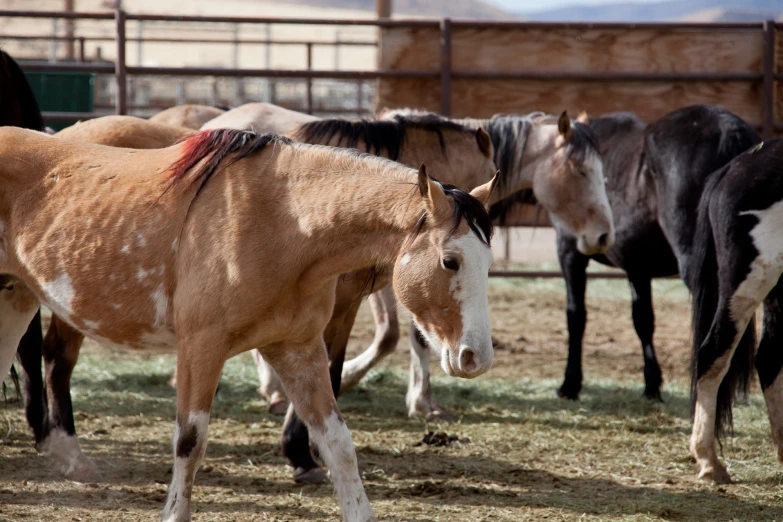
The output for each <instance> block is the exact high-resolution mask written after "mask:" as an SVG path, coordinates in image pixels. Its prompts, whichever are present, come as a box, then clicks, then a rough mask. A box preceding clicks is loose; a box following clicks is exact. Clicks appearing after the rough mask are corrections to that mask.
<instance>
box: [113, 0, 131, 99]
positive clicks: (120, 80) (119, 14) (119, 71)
mask: <svg viewBox="0 0 783 522" xmlns="http://www.w3.org/2000/svg"><path fill="white" fill-rule="evenodd" d="M114 19H115V21H116V22H117V60H116V61H115V62H114V76H115V78H116V80H117V98H116V101H115V106H116V108H117V114H127V113H128V92H127V82H126V80H127V74H126V71H125V11H123V10H122V9H117V10H116V11H114Z"/></svg>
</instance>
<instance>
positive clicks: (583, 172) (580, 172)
mask: <svg viewBox="0 0 783 522" xmlns="http://www.w3.org/2000/svg"><path fill="white" fill-rule="evenodd" d="M577 172H579V175H580V176H582V177H583V178H586V177H587V172H585V171H583V170H579V171H577Z"/></svg>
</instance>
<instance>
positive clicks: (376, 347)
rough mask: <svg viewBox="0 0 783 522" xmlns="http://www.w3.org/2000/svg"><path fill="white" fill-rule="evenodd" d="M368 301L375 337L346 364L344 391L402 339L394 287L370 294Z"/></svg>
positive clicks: (357, 382) (344, 367)
mask: <svg viewBox="0 0 783 522" xmlns="http://www.w3.org/2000/svg"><path fill="white" fill-rule="evenodd" d="M368 301H369V302H370V307H371V308H372V313H373V317H374V318H375V338H374V339H373V342H372V344H371V345H370V346H369V347H368V348H367V349H366V350H365V351H364V352H362V353H361V354H360V355H358V356H357V357H354V358H353V359H351V360H350V361H348V362H346V363H345V364H344V366H343V376H342V386H341V388H340V390H341V391H343V392H344V391H347V390H350V389H351V388H352V387H354V386H356V385H357V384H359V381H361V380H362V378H363V377H364V376H365V375H366V374H367V372H368V371H369V370H370V368H372V367H373V366H375V365H376V364H378V362H379V361H380V360H381V359H383V358H384V357H386V356H387V355H389V354H390V353H392V352H393V351H394V349H395V348H396V347H397V341H399V339H400V324H399V321H398V320H397V308H396V306H397V303H396V299H395V297H394V291H393V290H392V287H391V286H387V287H385V288H383V289H382V290H379V291H378V292H375V293H373V294H370V296H369V297H368Z"/></svg>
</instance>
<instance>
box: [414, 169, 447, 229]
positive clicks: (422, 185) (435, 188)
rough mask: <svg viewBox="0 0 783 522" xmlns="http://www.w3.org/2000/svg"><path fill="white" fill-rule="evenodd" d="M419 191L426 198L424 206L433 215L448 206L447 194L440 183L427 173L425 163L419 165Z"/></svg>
mask: <svg viewBox="0 0 783 522" xmlns="http://www.w3.org/2000/svg"><path fill="white" fill-rule="evenodd" d="M419 193H420V194H421V197H422V198H424V206H425V207H427V212H428V213H429V214H430V215H431V216H433V217H434V216H437V215H439V214H440V213H441V212H443V211H444V209H446V208H447V207H448V201H446V194H445V193H444V192H443V188H442V187H441V186H440V184H439V183H438V182H437V181H435V180H433V179H432V178H431V177H429V176H428V175H427V169H426V168H425V167H424V163H422V164H421V166H420V167H419Z"/></svg>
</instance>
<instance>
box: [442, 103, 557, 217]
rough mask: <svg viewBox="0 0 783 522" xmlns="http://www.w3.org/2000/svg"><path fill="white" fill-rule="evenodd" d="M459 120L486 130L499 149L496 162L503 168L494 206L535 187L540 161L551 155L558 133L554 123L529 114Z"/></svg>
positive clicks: (492, 202)
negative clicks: (539, 120)
mask: <svg viewBox="0 0 783 522" xmlns="http://www.w3.org/2000/svg"><path fill="white" fill-rule="evenodd" d="M457 122H459V123H461V124H463V125H465V126H467V127H470V128H475V129H478V128H479V127H481V128H482V129H484V130H486V131H487V132H488V133H489V135H490V137H491V138H492V145H493V147H494V149H495V157H494V160H495V165H496V166H497V168H499V169H500V170H501V172H500V183H499V184H498V186H497V187H496V188H495V190H493V191H492V196H491V197H490V200H489V204H490V205H492V204H494V203H497V202H498V201H500V200H503V199H505V198H507V197H509V196H511V195H512V194H514V193H515V192H518V191H520V190H524V189H529V188H533V181H534V179H535V174H536V172H537V171H538V169H540V168H541V165H540V160H541V159H542V158H545V157H547V156H548V155H549V154H551V151H552V142H553V138H554V136H553V135H552V133H551V131H553V130H554V131H555V132H556V127H554V126H552V125H542V124H540V123H539V122H537V121H535V120H533V119H531V118H528V117H522V116H519V117H515V116H498V117H495V118H492V119H473V118H466V119H462V120H457Z"/></svg>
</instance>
